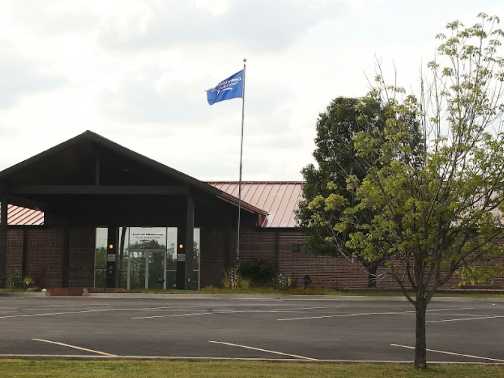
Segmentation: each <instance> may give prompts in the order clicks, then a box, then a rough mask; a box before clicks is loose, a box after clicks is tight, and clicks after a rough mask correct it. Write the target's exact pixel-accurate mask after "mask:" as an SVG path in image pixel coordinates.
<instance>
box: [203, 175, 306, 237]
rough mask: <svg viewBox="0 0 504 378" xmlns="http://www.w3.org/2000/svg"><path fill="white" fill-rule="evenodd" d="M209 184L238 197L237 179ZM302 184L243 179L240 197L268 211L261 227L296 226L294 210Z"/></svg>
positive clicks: (299, 199)
mask: <svg viewBox="0 0 504 378" xmlns="http://www.w3.org/2000/svg"><path fill="white" fill-rule="evenodd" d="M209 184H210V185H212V186H215V187H216V188H219V189H221V190H223V191H225V192H227V193H229V194H231V195H232V196H234V197H238V182H237V181H213V182H212V181H211V182H209ZM303 184H304V183H303V182H302V181H244V182H242V198H243V200H244V201H246V202H248V203H251V204H252V205H254V206H257V207H259V208H261V209H264V210H266V211H267V212H268V216H267V221H266V223H265V224H263V227H268V228H273V227H278V228H293V227H298V223H297V221H296V210H297V209H298V207H299V202H300V201H301V199H302V197H303Z"/></svg>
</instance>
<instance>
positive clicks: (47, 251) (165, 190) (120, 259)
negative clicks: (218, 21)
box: [0, 131, 504, 289]
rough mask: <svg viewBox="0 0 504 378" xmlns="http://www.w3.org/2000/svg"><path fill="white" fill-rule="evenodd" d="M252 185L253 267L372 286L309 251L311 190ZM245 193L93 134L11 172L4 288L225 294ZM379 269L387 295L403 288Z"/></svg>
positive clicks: (247, 248)
mask: <svg viewBox="0 0 504 378" xmlns="http://www.w3.org/2000/svg"><path fill="white" fill-rule="evenodd" d="M242 185H243V186H242V199H243V200H242V202H241V211H242V230H241V233H240V234H241V239H240V261H241V262H257V261H263V262H266V263H268V264H270V265H271V266H272V267H273V270H274V271H275V272H276V273H282V274H283V275H285V276H288V277H289V278H290V281H291V282H292V283H293V284H294V285H297V286H303V281H304V279H303V278H304V277H305V276H306V275H309V276H310V279H311V281H312V286H315V287H330V288H365V287H367V284H368V275H367V272H366V271H365V270H364V269H363V268H362V267H361V266H360V264H358V263H357V262H355V263H352V262H351V261H347V260H346V259H344V258H342V257H334V256H317V255H313V254H310V253H309V252H308V251H306V250H305V248H304V238H305V236H304V234H303V232H302V231H301V230H300V229H299V228H298V227H297V223H296V219H295V210H296V209H297V206H298V203H299V201H300V199H301V196H302V185H303V183H302V182H294V181H264V182H259V181H254V182H244V183H243V184H242ZM237 193H238V184H237V183H236V182H201V181H199V180H196V179H194V178H192V177H190V176H187V175H185V174H183V173H181V172H179V171H176V170H174V169H172V168H169V167H167V166H165V165H163V164H161V163H158V162H156V161H153V160H151V159H148V158H147V157H145V156H142V155H139V154H137V153H135V152H133V151H131V150H128V149H126V148H124V147H122V146H120V145H118V144H116V143H114V142H112V141H110V140H107V139H105V138H103V137H101V136H99V135H97V134H95V133H92V132H89V131H88V132H85V133H83V134H81V135H79V136H77V137H75V138H73V139H71V140H69V141H66V142H64V143H62V144H60V145H58V146H56V147H54V148H51V149H49V150H47V151H45V152H42V153H41V154H39V155H36V156H34V157H32V158H30V159H28V160H25V161H24V162H22V163H19V164H17V165H15V166H13V167H11V168H8V169H6V170H4V171H2V172H0V202H1V203H2V206H1V212H0V214H1V217H0V219H1V222H0V282H1V285H3V286H15V285H19V284H20V281H21V280H22V279H23V277H26V276H29V277H32V278H33V280H34V282H35V285H37V286H39V287H96V288H105V287H107V288H114V287H122V288H130V289H134V288H173V287H177V288H198V287H205V286H210V285H212V286H220V285H222V283H223V280H224V276H225V272H226V270H228V269H229V268H230V267H231V265H232V264H233V262H234V261H235V253H236V221H237V219H236V218H237V212H238V209H237V205H238V200H237ZM378 273H379V274H380V276H382V277H383V279H380V280H379V281H378V287H382V288H390V287H395V284H394V282H393V281H392V280H391V279H390V278H389V277H387V274H386V271H385V270H384V269H381V270H380V271H379V272H378ZM452 285H453V286H454V285H456V282H455V281H454V282H453V283H452ZM492 286H502V287H504V277H496V279H495V280H494V281H493V282H492Z"/></svg>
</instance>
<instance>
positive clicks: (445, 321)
mask: <svg viewBox="0 0 504 378" xmlns="http://www.w3.org/2000/svg"><path fill="white" fill-rule="evenodd" d="M498 318H504V315H491V316H478V317H472V318H455V319H444V320H429V321H427V322H426V323H449V322H465V321H467V320H485V319H498Z"/></svg>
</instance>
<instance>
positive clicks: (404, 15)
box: [0, 0, 504, 180]
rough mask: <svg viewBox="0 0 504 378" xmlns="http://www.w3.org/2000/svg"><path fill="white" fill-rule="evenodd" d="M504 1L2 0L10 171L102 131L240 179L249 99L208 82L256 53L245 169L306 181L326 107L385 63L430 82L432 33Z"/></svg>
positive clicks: (2, 163) (252, 175)
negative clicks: (225, 96) (215, 92)
mask: <svg viewBox="0 0 504 378" xmlns="http://www.w3.org/2000/svg"><path fill="white" fill-rule="evenodd" d="M479 12H486V13H488V14H492V15H498V16H501V17H503V19H504V2H503V1H502V0H493V1H490V0H488V1H486V0H479V1H477V2H476V1H474V0H467V1H466V0H443V1H440V0H436V1H431V0H423V1H400V0H368V1H364V0H313V1H309V0H301V1H298V0H275V1H272V0H208V1H203V0H185V1H177V0H162V1H161V0H152V1H151V0H144V1H140V0H139V1H133V0H107V1H103V0H83V1H80V0H72V1H68V0H45V1H39V0H13V1H10V0H2V1H1V2H0V169H4V168H7V167H9V166H11V165H13V164H15V163H17V162H19V161H21V160H24V159H26V158H28V157H30V156H32V155H34V154H36V153H38V152H41V151H43V150H45V149H47V148H50V147H52V146H54V145H56V144H58V143H60V142H63V141H65V140H66V139H69V138H71V137H74V136H76V135H78V134H80V133H82V132H84V131H85V130H92V131H94V132H97V133H99V134H101V135H103V136H105V137H107V138H109V139H112V140H114V141H116V142H118V143H119V144H122V145H123V146H125V147H128V148H130V149H132V150H134V151H137V152H139V153H141V154H144V155H147V156H148V157H151V158H153V159H155V160H158V161H160V162H162V163H164V164H166V165H168V166H171V167H173V168H175V169H178V170H180V171H182V172H184V173H187V174H189V175H191V176H193V177H196V178H198V179H201V180H235V179H237V178H238V164H239V141H240V120H241V100H240V99H234V100H230V101H225V102H221V103H218V104H215V105H213V106H209V105H208V104H207V102H206V95H205V90H206V89H208V88H210V87H213V86H214V85H216V84H217V83H218V82H219V81H220V80H222V79H224V78H226V77H228V76H229V75H231V74H232V73H234V72H236V71H239V70H240V69H241V67H242V64H243V63H242V60H243V58H244V57H246V58H247V82H246V102H245V106H246V110H245V144H244V171H243V178H244V180H300V179H302V176H301V174H300V171H301V169H302V168H303V167H304V166H306V165H307V164H309V163H311V162H313V158H312V152H313V149H314V142H313V140H314V137H315V125H316V121H317V117H318V114H320V113H321V112H323V111H324V110H325V108H326V107H327V105H328V104H329V103H330V101H331V100H332V99H333V98H335V97H338V96H352V97H355V96H363V95H365V94H366V92H367V91H368V90H369V89H370V83H369V80H370V78H373V76H374V75H375V72H376V64H377V62H380V64H381V65H382V66H383V67H384V71H385V74H386V77H388V78H389V79H390V80H391V79H392V78H393V76H394V75H393V72H394V71H395V72H397V80H398V84H400V85H402V86H404V87H405V88H406V89H407V90H408V91H411V92H417V91H418V78H419V72H420V70H421V67H422V65H424V66H425V64H426V63H427V62H428V61H429V60H431V59H432V58H433V57H434V55H435V47H436V40H435V39H434V36H435V35H436V34H437V33H439V32H441V31H443V29H444V26H445V25H446V23H447V22H449V21H453V20H455V19H458V20H461V21H463V22H464V23H466V24H472V23H474V22H475V21H476V15H477V14H478V13H479Z"/></svg>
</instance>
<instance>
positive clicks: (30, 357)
mask: <svg viewBox="0 0 504 378" xmlns="http://www.w3.org/2000/svg"><path fill="white" fill-rule="evenodd" d="M6 359H21V360H89V361H104V360H105V361H114V360H116V361H117V360H119V361H167V362H168V361H192V362H215V361H241V362H271V363H280V362H288V363H294V364H320V363H326V364H327V363H330V364H413V360H337V359H336V360H302V359H295V358H256V357H206V356H201V357H200V356H189V357H184V356H114V357H107V356H93V355H83V354H70V355H69V354H59V355H58V354H54V355H53V354H0V360H6ZM428 363H429V364H435V365H486V366H492V365H498V366H502V365H504V363H502V362H479V361H457V362H456V361H428Z"/></svg>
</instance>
